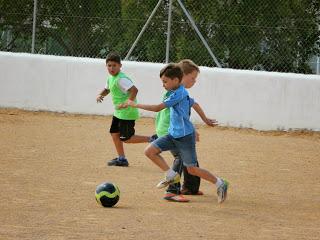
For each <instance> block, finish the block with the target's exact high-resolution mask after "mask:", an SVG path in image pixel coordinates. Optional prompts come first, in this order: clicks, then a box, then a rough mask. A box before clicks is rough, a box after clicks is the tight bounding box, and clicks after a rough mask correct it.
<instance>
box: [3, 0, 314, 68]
mask: <svg viewBox="0 0 320 240" xmlns="http://www.w3.org/2000/svg"><path fill="white" fill-rule="evenodd" d="M319 33H320V1H319V0H291V1H278V0H184V1H183V0H122V1H120V0H64V1H59V0H19V1H11V0H0V34H1V40H0V49H1V51H11V52H33V53H37V54H50V55H61V56H77V57H92V58H104V57H105V56H106V54H107V53H108V52H110V51H117V52H119V53H120V54H121V56H122V58H127V59H128V60H134V61H147V62H168V61H170V62H175V61H179V60H180V59H183V58H190V59H192V60H193V61H194V62H196V63H197V64H198V65H200V66H209V67H223V68H233V69H250V70H264V71H277V72H293V73H307V74H309V73H314V74H320V61H319V56H320V38H319V36H320V34H319Z"/></svg>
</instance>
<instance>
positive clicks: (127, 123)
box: [96, 52, 150, 167]
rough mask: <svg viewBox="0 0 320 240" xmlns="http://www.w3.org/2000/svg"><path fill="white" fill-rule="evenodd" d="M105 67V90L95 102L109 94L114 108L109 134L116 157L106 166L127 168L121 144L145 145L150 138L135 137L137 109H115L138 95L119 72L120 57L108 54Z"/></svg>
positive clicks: (129, 81)
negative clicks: (106, 72) (107, 74)
mask: <svg viewBox="0 0 320 240" xmlns="http://www.w3.org/2000/svg"><path fill="white" fill-rule="evenodd" d="M106 66H107V70H108V72H109V74H110V75H109V77H108V79H107V82H106V86H105V88H104V89H103V90H102V91H101V92H100V93H99V95H98V96H97V98H96V100H97V102H98V103H101V102H102V101H103V99H104V97H105V96H107V95H108V94H109V93H110V94H111V97H112V102H113V105H114V107H115V109H114V114H113V118H112V123H111V127H110V130H109V132H110V134H111V137H112V140H113V143H114V146H115V148H116V151H117V153H118V157H117V158H114V159H112V160H111V161H109V162H108V165H109V166H121V167H127V166H128V165H129V163H128V160H127V159H126V156H125V153H124V147H123V142H125V143H145V142H149V141H150V137H148V136H139V135H135V129H134V126H135V120H137V119H138V118H139V112H138V109H137V108H132V107H128V108H125V109H118V108H117V106H118V105H121V104H122V103H125V102H127V101H128V100H132V101H136V96H137V93H138V89H137V88H136V87H135V86H134V84H133V82H132V80H131V79H130V78H129V77H127V76H126V75H125V74H124V73H123V72H121V67H122V64H121V58H120V56H119V55H118V54H117V53H115V52H112V53H110V54H108V56H107V58H106Z"/></svg>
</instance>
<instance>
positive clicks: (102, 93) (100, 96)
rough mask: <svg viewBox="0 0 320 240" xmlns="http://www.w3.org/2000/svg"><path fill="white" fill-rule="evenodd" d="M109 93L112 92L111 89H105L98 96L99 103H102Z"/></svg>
mask: <svg viewBox="0 0 320 240" xmlns="http://www.w3.org/2000/svg"><path fill="white" fill-rule="evenodd" d="M109 93H110V90H109V89H103V90H102V91H101V92H100V93H99V94H98V96H97V98H96V100H97V103H101V102H102V101H103V98H104V97H105V96H107V95H108V94H109Z"/></svg>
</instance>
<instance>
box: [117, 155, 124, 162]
mask: <svg viewBox="0 0 320 240" xmlns="http://www.w3.org/2000/svg"><path fill="white" fill-rule="evenodd" d="M118 159H119V160H120V161H124V160H126V157H125V156H122V155H121V156H119V157H118Z"/></svg>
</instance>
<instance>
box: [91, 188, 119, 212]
mask: <svg viewBox="0 0 320 240" xmlns="http://www.w3.org/2000/svg"><path fill="white" fill-rule="evenodd" d="M119 198H120V190H119V188H118V187H117V186H116V185H115V184H113V183H110V182H104V183H101V184H100V185H98V186H97V188H96V200H97V202H98V203H99V204H101V205H102V206H103V207H113V206H114V205H115V204H116V203H117V202H118V201H119Z"/></svg>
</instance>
